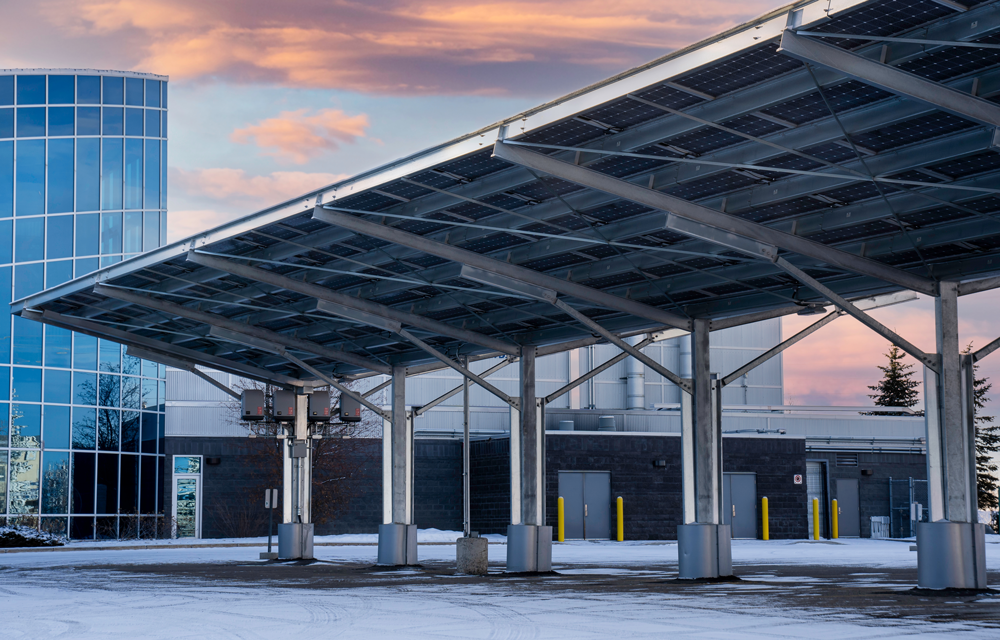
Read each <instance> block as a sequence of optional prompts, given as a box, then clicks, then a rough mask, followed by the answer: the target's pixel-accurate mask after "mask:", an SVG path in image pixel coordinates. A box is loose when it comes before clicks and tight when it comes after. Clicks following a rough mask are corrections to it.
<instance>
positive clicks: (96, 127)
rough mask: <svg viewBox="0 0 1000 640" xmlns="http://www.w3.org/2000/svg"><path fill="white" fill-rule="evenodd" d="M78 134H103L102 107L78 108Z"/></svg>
mask: <svg viewBox="0 0 1000 640" xmlns="http://www.w3.org/2000/svg"><path fill="white" fill-rule="evenodd" d="M76 135H78V136H99V135H101V108H100V107H77V108H76Z"/></svg>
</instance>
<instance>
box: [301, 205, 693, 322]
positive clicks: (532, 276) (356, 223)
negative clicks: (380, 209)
mask: <svg viewBox="0 0 1000 640" xmlns="http://www.w3.org/2000/svg"><path fill="white" fill-rule="evenodd" d="M373 215H378V214H377V213H375V214H373ZM313 217H314V218H316V219H317V220H321V221H323V222H326V223H327V224H330V225H333V226H337V227H342V228H344V229H349V230H351V231H354V232H355V233H358V234H360V235H364V236H369V237H372V238H378V239H380V240H385V241H386V242H392V243H394V244H398V245H402V246H406V247H410V248H412V249H416V250H418V251H423V252H424V253H429V254H431V255H434V256H438V257H439V258H444V259H445V260H452V261H454V262H458V263H461V264H466V265H471V266H474V267H477V268H479V269H483V270H485V271H490V272H492V273H497V274H500V275H505V276H507V277H510V278H513V279H515V280H520V281H522V282H526V283H529V284H532V285H535V286H537V287H543V288H546V289H551V290H552V291H557V292H559V293H561V294H563V295H567V296H571V297H574V298H577V299H579V300H584V301H586V302H590V303H592V304H596V305H600V306H603V307H607V308H609V309H614V310H616V311H621V312H622V313H628V314H630V315H633V316H636V317H638V318H645V319H647V320H652V321H653V322H658V323H660V324H665V325H669V326H671V327H677V328H678V329H685V330H687V329H689V328H690V325H691V321H690V320H688V319H687V318H682V317H680V316H676V315H674V314H672V313H668V312H666V311H663V310H662V309H657V308H656V307H652V306H650V305H647V304H643V303H641V302H636V301H634V300H627V299H624V298H619V297H618V296H613V295H610V294H607V293H605V292H603V291H600V290H598V289H593V288H591V287H587V286H584V285H581V284H577V283H575V282H566V281H564V280H559V279H558V278H553V277H552V276H549V275H546V274H544V273H540V272H538V271H534V270H532V269H528V268H526V267H521V266H518V265H514V264H508V263H506V262H501V261H500V260H495V259H493V258H488V257H486V256H484V255H480V254H478V253H475V252H473V251H469V250H467V249H462V248H459V247H455V246H452V245H448V244H445V243H443V242H438V241H436V240H430V239H428V238H425V237H423V236H418V235H416V234H413V233H408V232H406V231H403V230H401V229H396V228H394V227H388V226H385V225H381V224H377V223H374V222H370V221H368V220H363V219H361V218H356V217H354V216H349V215H344V214H342V213H337V212H334V211H327V210H325V209H322V208H319V207H317V208H316V209H314V210H313Z"/></svg>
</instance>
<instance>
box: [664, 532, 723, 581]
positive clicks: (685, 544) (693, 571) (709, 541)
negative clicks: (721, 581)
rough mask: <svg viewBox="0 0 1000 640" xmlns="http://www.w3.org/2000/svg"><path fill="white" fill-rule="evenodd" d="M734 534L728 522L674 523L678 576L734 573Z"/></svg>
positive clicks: (721, 575)
mask: <svg viewBox="0 0 1000 640" xmlns="http://www.w3.org/2000/svg"><path fill="white" fill-rule="evenodd" d="M732 540H733V534H732V530H731V528H730V526H729V525H728V524H700V523H699V524H682V525H679V526H678V527H677V568H678V574H679V575H678V577H679V578H680V579H681V580H697V579H699V578H720V577H725V576H731V575H733V547H732Z"/></svg>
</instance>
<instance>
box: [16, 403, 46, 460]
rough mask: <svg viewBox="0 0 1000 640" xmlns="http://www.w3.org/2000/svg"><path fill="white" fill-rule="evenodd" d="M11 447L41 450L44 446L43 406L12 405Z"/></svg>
mask: <svg viewBox="0 0 1000 640" xmlns="http://www.w3.org/2000/svg"><path fill="white" fill-rule="evenodd" d="M10 446H11V447H20V448H23V449H40V448H41V446H42V405H40V404H22V403H17V402H15V403H14V404H12V405H10Z"/></svg>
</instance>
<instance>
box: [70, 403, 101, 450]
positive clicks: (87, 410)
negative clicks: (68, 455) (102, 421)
mask: <svg viewBox="0 0 1000 640" xmlns="http://www.w3.org/2000/svg"><path fill="white" fill-rule="evenodd" d="M96 426H97V409H95V408H93V407H73V448H74V449H93V448H94V445H95V444H96Z"/></svg>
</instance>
